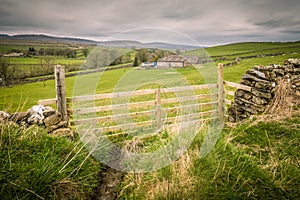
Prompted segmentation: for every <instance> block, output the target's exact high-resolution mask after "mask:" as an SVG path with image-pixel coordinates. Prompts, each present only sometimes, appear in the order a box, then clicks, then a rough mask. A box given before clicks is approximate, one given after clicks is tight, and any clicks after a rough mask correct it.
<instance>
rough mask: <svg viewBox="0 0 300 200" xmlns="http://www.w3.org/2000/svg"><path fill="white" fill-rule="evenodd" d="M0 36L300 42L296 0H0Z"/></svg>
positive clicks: (204, 42) (206, 42) (203, 42)
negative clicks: (46, 35)
mask: <svg viewBox="0 0 300 200" xmlns="http://www.w3.org/2000/svg"><path fill="white" fill-rule="evenodd" d="M0 32H1V33H4V34H10V35H13V34H23V33H25V34H32V33H34V34H49V35H53V36H68V37H69V36H71V37H81V38H86V39H94V40H100V41H102V40H112V39H131V40H139V41H141V42H151V41H160V42H173V43H188V44H196V43H197V44H199V45H218V44H225V43H232V42H242V41H295V40H300V3H299V0H227V1H226V0H185V1H184V0H85V1H84V0H23V1H22V0H0Z"/></svg>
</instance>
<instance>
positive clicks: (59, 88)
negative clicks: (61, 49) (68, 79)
mask: <svg viewBox="0 0 300 200" xmlns="http://www.w3.org/2000/svg"><path fill="white" fill-rule="evenodd" d="M54 75H55V85H56V100H57V102H56V106H57V110H58V112H60V113H61V115H62V121H68V113H67V99H66V85H65V67H64V66H61V65H56V66H55V69H54Z"/></svg>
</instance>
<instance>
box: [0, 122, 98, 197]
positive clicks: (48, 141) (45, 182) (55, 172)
mask: <svg viewBox="0 0 300 200" xmlns="http://www.w3.org/2000/svg"><path fill="white" fill-rule="evenodd" d="M0 126H1V127H0V134H1V135H0V138H1V139H0V199H3V200H4V199H88V198H89V196H91V195H93V192H94V189H95V188H96V186H97V184H98V179H97V178H98V173H99V172H100V170H101V169H100V166H99V164H98V163H97V162H96V161H95V160H93V158H91V157H89V154H88V152H87V151H86V150H85V149H83V148H81V147H82V144H80V143H78V142H77V143H76V142H73V141H70V140H69V139H65V138H60V137H53V136H51V135H48V134H47V132H46V131H45V130H44V129H43V128H38V127H35V126H33V127H30V128H20V127H18V126H16V125H14V124H11V123H10V124H6V123H2V124H0Z"/></svg>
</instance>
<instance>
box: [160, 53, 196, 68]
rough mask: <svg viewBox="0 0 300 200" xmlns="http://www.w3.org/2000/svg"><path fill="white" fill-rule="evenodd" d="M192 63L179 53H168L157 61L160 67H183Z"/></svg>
mask: <svg viewBox="0 0 300 200" xmlns="http://www.w3.org/2000/svg"><path fill="white" fill-rule="evenodd" d="M189 65H191V64H190V63H189V62H188V60H187V59H186V58H185V57H183V56H179V55H168V56H167V57H164V58H161V59H159V60H158V61H157V68H158V69H169V68H183V67H187V66H189Z"/></svg>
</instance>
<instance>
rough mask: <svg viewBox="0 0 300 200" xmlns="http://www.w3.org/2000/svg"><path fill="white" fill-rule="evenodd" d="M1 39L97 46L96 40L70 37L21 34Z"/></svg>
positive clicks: (3, 36)
mask: <svg viewBox="0 0 300 200" xmlns="http://www.w3.org/2000/svg"><path fill="white" fill-rule="evenodd" d="M0 39H6V40H22V41H41V42H50V43H77V44H97V42H96V41H94V40H86V39H81V38H69V37H54V36H49V35H42V34H40V35H35V34H30V35H27V34H21V35H12V36H9V35H5V34H2V35H0Z"/></svg>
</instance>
